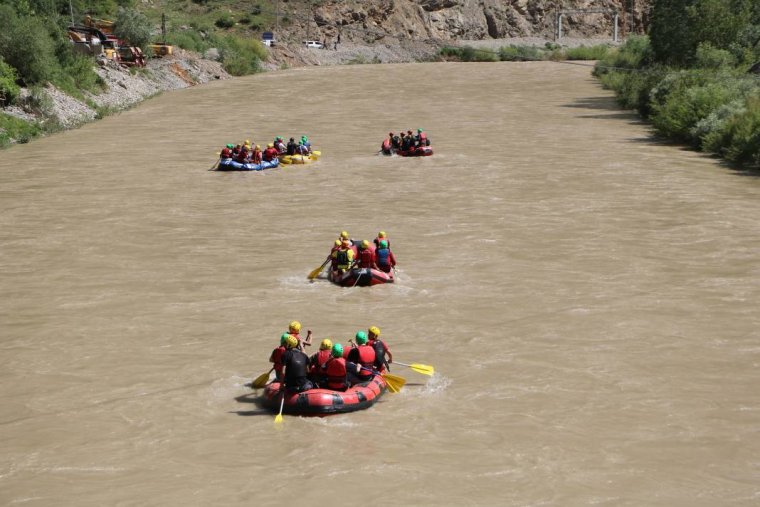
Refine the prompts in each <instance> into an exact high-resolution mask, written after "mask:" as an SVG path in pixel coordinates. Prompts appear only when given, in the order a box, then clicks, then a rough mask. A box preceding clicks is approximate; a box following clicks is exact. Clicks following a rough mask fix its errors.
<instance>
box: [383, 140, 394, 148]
mask: <svg viewBox="0 0 760 507" xmlns="http://www.w3.org/2000/svg"><path fill="white" fill-rule="evenodd" d="M391 146H393V143H392V142H391V140H390V139H386V140H385V141H383V145H382V146H381V148H382V150H383V151H391Z"/></svg>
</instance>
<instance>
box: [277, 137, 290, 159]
mask: <svg viewBox="0 0 760 507" xmlns="http://www.w3.org/2000/svg"><path fill="white" fill-rule="evenodd" d="M274 147H275V149H277V153H278V154H280V155H284V154H285V152H286V151H288V149H287V148H286V147H285V143H284V142H283V141H282V137H280V136H277V137H275V138H274Z"/></svg>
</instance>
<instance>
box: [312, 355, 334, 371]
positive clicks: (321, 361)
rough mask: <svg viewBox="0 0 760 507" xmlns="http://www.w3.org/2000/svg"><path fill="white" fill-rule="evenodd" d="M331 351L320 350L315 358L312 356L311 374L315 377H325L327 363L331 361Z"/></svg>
mask: <svg viewBox="0 0 760 507" xmlns="http://www.w3.org/2000/svg"><path fill="white" fill-rule="evenodd" d="M330 352H331V350H330V349H327V350H320V351H319V352H317V353H316V354H314V355H313V356H311V368H310V373H312V374H313V375H324V374H325V370H326V368H327V366H326V363H327V362H328V361H329V360H330V357H332V356H331V355H330Z"/></svg>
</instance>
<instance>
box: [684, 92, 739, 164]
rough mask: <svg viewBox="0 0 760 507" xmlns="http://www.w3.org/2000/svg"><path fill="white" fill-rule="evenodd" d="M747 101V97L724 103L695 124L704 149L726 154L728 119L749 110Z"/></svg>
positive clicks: (695, 133) (695, 129)
mask: <svg viewBox="0 0 760 507" xmlns="http://www.w3.org/2000/svg"><path fill="white" fill-rule="evenodd" d="M746 103H747V102H746V100H745V99H738V100H734V101H732V102H729V103H728V104H724V105H722V106H721V107H719V108H718V109H716V110H715V111H713V112H712V113H710V114H709V115H708V116H707V118H704V119H702V120H700V121H699V122H698V123H697V124H696V125H695V127H694V130H693V133H694V135H695V136H697V137H699V139H700V142H701V144H702V149H703V150H705V151H709V152H711V153H715V154H716V155H721V156H723V155H725V147H726V146H727V145H728V140H727V136H728V131H727V127H728V121H729V120H730V119H731V118H733V117H734V116H737V115H740V114H744V112H745V111H746V110H747V107H746Z"/></svg>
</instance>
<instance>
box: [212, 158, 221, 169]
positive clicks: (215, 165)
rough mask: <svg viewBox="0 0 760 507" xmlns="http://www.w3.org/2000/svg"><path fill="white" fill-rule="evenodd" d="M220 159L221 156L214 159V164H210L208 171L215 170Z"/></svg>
mask: <svg viewBox="0 0 760 507" xmlns="http://www.w3.org/2000/svg"><path fill="white" fill-rule="evenodd" d="M220 160H222V159H221V158H220V159H217V161H216V162H214V165H212V166H211V167H210V168H209V171H213V170H215V169H216V168H217V166H218V165H219V161H220Z"/></svg>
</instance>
